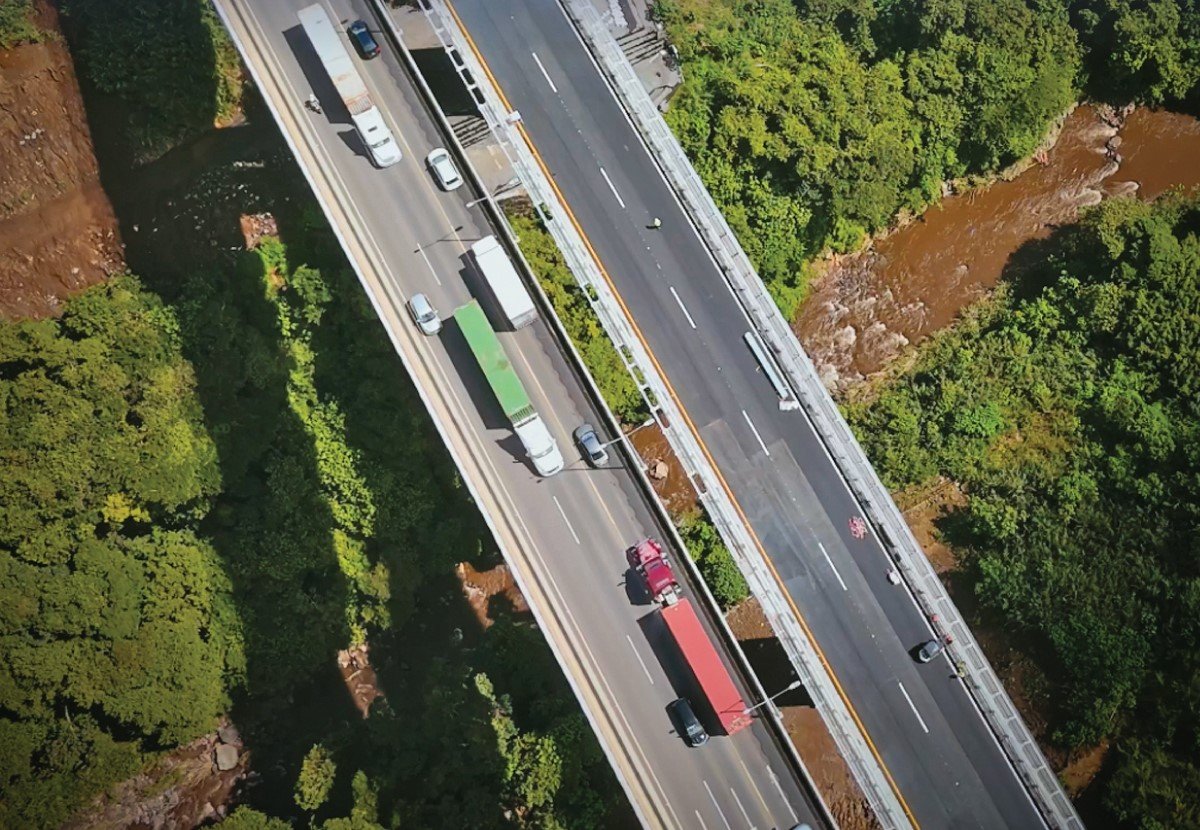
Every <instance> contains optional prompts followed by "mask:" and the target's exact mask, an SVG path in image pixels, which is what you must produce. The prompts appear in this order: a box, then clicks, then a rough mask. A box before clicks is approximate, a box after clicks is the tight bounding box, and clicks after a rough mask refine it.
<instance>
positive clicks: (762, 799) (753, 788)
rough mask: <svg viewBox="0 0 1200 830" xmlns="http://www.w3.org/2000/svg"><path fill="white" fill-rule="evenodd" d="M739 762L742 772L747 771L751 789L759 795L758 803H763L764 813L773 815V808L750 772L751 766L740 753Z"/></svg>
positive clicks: (747, 779) (747, 780)
mask: <svg viewBox="0 0 1200 830" xmlns="http://www.w3.org/2000/svg"><path fill="white" fill-rule="evenodd" d="M738 763H739V764H741V765H742V772H744V773H746V782H747V783H748V784H749V785H750V789H752V790H754V794H755V795H756V796H758V803H759V804H761V805H762V808H763V815H765V816H769V815H771V808H770V807H768V806H767V800H766V799H765V798H763V794H762V791H761V790H759V788H758V785H757V784H755V783H754V776H753V775H751V774H750V768H749V767H747V766H746V762H745V761H743V760H742V756H741V755H740V754H739V755H738ZM785 800H786V799H785Z"/></svg>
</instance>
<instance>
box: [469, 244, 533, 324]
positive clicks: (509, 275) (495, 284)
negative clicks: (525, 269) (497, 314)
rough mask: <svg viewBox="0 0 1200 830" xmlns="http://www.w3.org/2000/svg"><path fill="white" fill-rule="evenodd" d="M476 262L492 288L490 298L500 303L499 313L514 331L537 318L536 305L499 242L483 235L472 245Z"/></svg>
mask: <svg viewBox="0 0 1200 830" xmlns="http://www.w3.org/2000/svg"><path fill="white" fill-rule="evenodd" d="M471 253H472V254H474V255H475V262H476V264H478V265H479V270H480V272H481V273H482V274H483V278H484V279H485V280H487V284H488V285H489V286H490V287H491V289H492V295H493V296H494V297H495V298H496V302H498V303H499V304H500V310H501V311H503V312H504V316H505V317H506V318H508V323H509V325H511V326H512V327H513V328H514V329H519V328H521V327H522V326H528V325H529V324H530V323H532V322H533V321H534V320H536V319H537V318H538V313H537V306H535V305H534V304H533V298H532V297H530V296H529V292H528V291H526V290H525V286H524V284H522V282H521V277H520V276H519V275H518V274H517V269H516V268H514V267H513V264H512V260H510V259H509V258H508V254H506V253H504V248H503V247H502V246H501V245H500V241H499V240H498V239H496V237H494V236H490V235H489V236H485V237H484V238H483V239H481V240H479V241H478V242H476V243H475V244H474V245H472V246H471Z"/></svg>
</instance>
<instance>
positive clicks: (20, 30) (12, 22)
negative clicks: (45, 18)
mask: <svg viewBox="0 0 1200 830" xmlns="http://www.w3.org/2000/svg"><path fill="white" fill-rule="evenodd" d="M45 36H46V33H45V32H43V31H42V30H41V29H39V28H38V27H37V24H35V23H34V22H33V0H5V2H3V3H0V49H11V48H12V47H14V46H16V45H18V44H21V43H37V42H38V41H40V40H41V39H42V38H44V37H45Z"/></svg>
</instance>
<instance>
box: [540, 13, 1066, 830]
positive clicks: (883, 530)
mask: <svg viewBox="0 0 1200 830" xmlns="http://www.w3.org/2000/svg"><path fill="white" fill-rule="evenodd" d="M560 2H561V3H562V5H563V7H564V8H565V10H566V12H567V14H568V17H570V18H571V20H572V22H573V23H574V24H575V26H576V29H577V30H578V31H579V32H580V34H581V36H582V37H583V40H584V42H585V43H586V44H587V45H588V47H589V48H590V49H591V51H592V53H593V55H594V56H595V58H596V60H597V62H598V64H599V66H600V67H601V69H602V71H603V72H604V73H605V75H606V78H607V80H608V81H609V84H610V86H611V87H612V89H613V91H614V93H615V94H616V97H617V99H618V101H619V102H620V103H621V105H622V107H623V108H624V109H625V111H626V113H627V114H628V115H629V118H630V120H631V122H632V123H633V125H634V126H635V128H636V129H637V130H638V132H639V133H640V134H641V136H642V139H643V140H644V141H645V143H646V145H647V147H648V148H649V150H650V152H651V155H652V156H653V157H654V158H655V159H656V160H657V163H658V164H659V166H660V168H661V169H662V171H663V173H664V176H665V178H666V180H667V181H668V183H669V184H670V186H671V187H672V189H673V190H674V191H675V193H676V195H677V197H678V198H679V200H680V201H681V203H682V204H683V206H684V208H685V209H686V210H687V212H688V214H689V215H690V217H691V219H692V221H693V222H694V223H695V225H696V227H697V229H698V230H699V232H700V235H701V238H702V239H703V241H704V242H705V244H706V246H707V247H708V249H709V252H710V254H711V255H712V257H713V259H714V260H715V261H716V263H717V265H718V267H719V268H720V269H721V271H722V273H723V275H724V276H725V279H726V281H727V282H728V284H729V285H730V287H731V288H732V289H733V291H734V295H735V296H736V297H737V298H738V300H739V302H740V303H741V305H742V307H743V309H745V312H746V314H747V316H748V317H749V318H750V320H751V322H752V324H753V325H754V327H755V328H756V330H757V332H758V334H759V336H760V337H761V338H762V340H763V342H764V343H765V344H766V345H767V346H768V348H769V349H770V350H771V353H772V355H773V356H774V358H775V359H776V361H777V362H778V363H779V365H780V366H781V367H782V369H783V371H784V372H785V374H786V375H787V377H788V380H789V381H790V383H791V385H792V387H793V388H794V389H795V391H796V394H797V396H798V397H799V399H800V403H801V407H802V409H803V410H804V412H805V414H806V415H807V417H808V419H809V421H810V423H811V424H812V425H813V427H814V429H815V430H816V432H817V434H818V436H819V437H820V439H821V441H822V443H823V444H824V446H825V449H826V451H827V452H828V453H829V455H830V457H831V458H832V459H833V462H834V464H835V465H836V466H837V468H838V470H839V471H840V472H841V474H842V477H843V478H844V479H845V481H846V483H847V484H848V485H849V487H850V490H851V492H852V493H853V495H854V497H855V499H856V500H857V501H858V503H859V505H860V506H861V507H862V509H863V512H864V515H865V516H866V517H867V518H868V520H869V521H870V522H871V524H872V525H873V527H874V529H875V531H876V534H877V535H878V537H879V539H880V541H881V543H882V545H883V548H884V550H885V551H886V553H887V555H888V557H889V558H890V559H891V560H892V562H893V563H894V564H895V566H896V568H897V570H898V571H899V573H900V574H901V576H902V577H903V578H904V580H905V582H906V583H907V585H908V588H909V589H910V591H911V593H912V595H913V597H914V598H915V600H916V602H917V604H918V607H919V608H920V609H921V611H922V612H923V613H924V614H925V615H926V616H927V617H928V618H929V619H930V621H931V623H932V624H933V625H934V627H935V630H938V631H939V633H942V634H944V635H948V636H949V638H950V639H951V640H952V642H951V644H950V645H949V650H950V651H951V653H952V654H953V657H954V659H955V660H956V661H957V662H960V663H961V664H962V665H963V666H964V667H965V673H964V676H963V682H964V684H965V686H966V688H967V690H968V692H969V693H970V696H971V698H972V700H973V701H974V703H975V705H976V707H977V708H978V709H979V711H980V713H981V714H982V716H983V718H984V720H985V721H986V722H987V724H988V726H989V728H990V729H991V730H992V732H993V734H994V735H995V737H996V739H997V741H998V743H999V744H1000V747H1001V749H1002V750H1003V751H1004V753H1005V755H1006V757H1007V758H1008V759H1009V761H1010V763H1011V764H1012V766H1013V768H1014V770H1015V771H1016V773H1017V775H1018V776H1019V777H1020V779H1021V780H1022V782H1023V783H1024V785H1025V787H1026V789H1027V790H1028V791H1029V793H1030V796H1031V797H1032V799H1033V801H1034V803H1035V804H1036V805H1037V807H1038V809H1039V810H1040V812H1041V813H1042V815H1043V817H1044V818H1045V819H1046V820H1047V822H1048V823H1049V824H1050V825H1051V826H1052V827H1055V828H1064V829H1066V828H1070V829H1071V830H1082V828H1083V822H1082V820H1081V819H1080V817H1079V814H1078V813H1077V812H1076V811H1075V808H1074V805H1073V804H1072V803H1071V801H1070V799H1069V798H1068V797H1067V795H1066V792H1065V791H1064V790H1063V788H1062V785H1061V783H1060V782H1059V780H1058V778H1057V776H1055V774H1054V771H1053V770H1052V769H1051V768H1050V765H1049V762H1048V761H1047V760H1046V757H1045V756H1044V755H1043V754H1042V751H1041V749H1040V748H1039V747H1038V745H1037V742H1036V741H1035V740H1034V738H1033V735H1032V734H1031V733H1030V731H1029V728H1028V727H1027V726H1026V725H1025V722H1024V720H1022V718H1021V716H1020V713H1018V712H1017V709H1016V707H1015V706H1014V705H1013V702H1012V700H1011V698H1009V696H1008V694H1007V692H1006V691H1005V690H1004V687H1003V685H1002V684H1001V682H1000V679H999V677H997V676H996V673H995V671H994V670H993V669H992V667H991V665H990V664H989V663H988V661H987V658H986V657H985V656H984V654H983V650H982V649H981V648H980V647H979V644H978V642H977V641H976V640H975V637H974V635H973V634H972V633H971V630H970V628H969V627H968V626H967V624H966V622H965V621H964V620H963V618H962V615H961V614H960V613H959V611H958V609H957V608H956V607H955V605H954V603H953V602H952V601H951V599H950V596H949V595H948V594H947V593H946V590H945V587H944V586H943V585H942V582H941V580H940V579H939V578H938V575H937V573H936V572H935V571H934V569H933V566H932V565H931V564H930V562H929V559H928V557H926V556H925V553H924V551H923V550H922V549H921V546H920V544H919V543H918V542H917V540H916V538H915V537H914V536H913V534H912V531H911V530H910V528H909V527H908V524H907V522H905V520H904V517H903V515H902V514H901V513H900V510H899V508H898V507H897V506H896V504H895V502H894V501H893V500H892V498H891V496H890V494H889V493H888V491H887V488H885V487H884V485H883V482H882V481H880V479H879V476H878V474H876V472H875V470H874V468H873V467H872V466H871V464H870V462H869V461H868V460H867V457H866V454H865V453H864V452H863V450H862V447H861V446H860V445H859V443H858V441H857V440H856V439H855V437H854V435H853V433H852V432H851V431H850V427H849V425H848V424H847V423H846V421H845V419H844V418H842V416H841V413H840V412H839V411H838V408H837V405H836V404H835V403H834V401H833V399H832V398H831V397H830V395H829V393H828V392H827V390H826V389H825V387H824V385H823V384H822V383H821V381H820V379H819V377H818V376H817V373H816V370H815V369H814V368H813V365H812V362H811V361H810V360H809V358H808V355H807V354H805V352H804V350H803V348H802V347H801V346H800V342H799V341H798V340H797V339H796V336H795V333H794V332H793V331H792V329H791V327H790V326H789V325H788V322H787V320H786V319H785V318H784V316H783V314H782V313H781V312H780V311H779V308H778V307H777V306H776V305H775V303H774V301H773V300H772V298H771V297H770V295H769V294H768V292H767V290H766V288H765V286H764V285H763V283H762V280H761V278H760V277H759V276H758V273H757V272H756V271H755V269H754V266H753V265H752V264H751V262H750V259H749V257H748V256H747V255H746V252H745V251H744V250H743V249H742V247H741V244H740V243H739V242H738V240H737V237H736V236H735V235H734V233H733V231H732V229H731V228H730V227H729V225H728V223H727V222H726V221H725V218H724V216H723V215H722V213H721V211H720V209H719V208H718V207H717V205H716V203H715V202H714V201H713V199H712V196H711V195H710V194H709V192H708V190H707V188H705V186H704V184H703V182H702V181H701V179H700V176H699V174H698V173H697V172H696V170H695V168H694V167H693V166H692V164H691V162H690V160H689V159H688V157H687V154H686V153H685V152H684V151H683V148H682V147H681V146H680V144H679V142H678V140H677V139H676V138H675V136H674V134H673V133H672V132H671V130H670V128H669V127H668V126H667V124H666V121H665V120H664V119H663V118H662V115H661V113H660V112H659V110H658V108H657V107H656V106H655V105H654V104H653V102H652V101H651V99H650V96H649V94H648V93H647V92H646V89H645V87H644V86H643V85H642V83H641V82H640V80H639V79H638V77H637V75H636V74H635V72H634V70H633V67H632V66H631V65H630V63H629V61H628V60H627V59H626V57H625V55H624V53H623V52H622V51H621V48H620V46H619V45H618V43H617V41H616V39H615V38H614V37H613V36H612V34H611V32H610V31H609V30H608V28H607V27H606V26H605V25H604V23H603V21H602V20H601V18H600V16H599V14H598V13H597V12H596V9H595V8H594V6H592V5H591V3H589V2H588V0H560ZM776 630H777V631H779V629H776ZM823 714H824V713H823ZM831 729H832V724H831ZM834 737H835V740H837V739H838V734H837V732H836V731H835V734H834ZM838 748H839V749H843V747H842V743H841V742H840V741H839V742H838ZM843 751H845V750H844V749H843ZM860 783H862V782H861V780H860ZM870 795H871V793H870V792H868V797H870ZM873 803H874V802H873Z"/></svg>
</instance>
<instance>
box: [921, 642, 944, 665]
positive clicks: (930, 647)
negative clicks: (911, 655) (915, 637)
mask: <svg viewBox="0 0 1200 830" xmlns="http://www.w3.org/2000/svg"><path fill="white" fill-rule="evenodd" d="M943 648H945V646H943V645H942V641H941V640H927V641H926V642H924V643H921V647H920V648H918V649H917V662H918V663H928V662H929V661H930V660H932V659H933V658H934V657H937V656H938V655H939V654H941V653H942V649H943Z"/></svg>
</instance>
